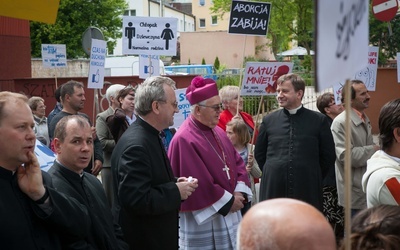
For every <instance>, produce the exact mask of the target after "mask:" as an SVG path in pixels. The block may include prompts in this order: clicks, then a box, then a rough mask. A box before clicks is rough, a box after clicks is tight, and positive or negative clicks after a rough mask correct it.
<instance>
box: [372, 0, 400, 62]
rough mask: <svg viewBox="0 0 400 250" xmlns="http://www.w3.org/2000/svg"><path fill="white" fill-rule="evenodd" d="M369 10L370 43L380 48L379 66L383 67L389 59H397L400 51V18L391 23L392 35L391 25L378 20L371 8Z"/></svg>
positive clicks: (397, 17)
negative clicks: (390, 31)
mask: <svg viewBox="0 0 400 250" xmlns="http://www.w3.org/2000/svg"><path fill="white" fill-rule="evenodd" d="M371 4H372V3H370V5H371ZM369 9H370V13H369V42H370V44H371V45H373V46H378V47H379V59H378V64H379V65H381V66H382V65H383V64H385V63H386V62H387V60H388V59H390V58H395V57H396V55H397V52H398V51H400V36H399V34H400V16H396V17H395V18H394V19H393V20H392V21H391V22H390V25H391V28H392V34H390V33H389V27H388V25H389V24H388V23H387V22H382V21H379V20H377V19H376V18H375V16H374V15H373V14H372V8H371V6H370V8H369Z"/></svg>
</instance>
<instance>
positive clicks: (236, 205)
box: [229, 192, 245, 213]
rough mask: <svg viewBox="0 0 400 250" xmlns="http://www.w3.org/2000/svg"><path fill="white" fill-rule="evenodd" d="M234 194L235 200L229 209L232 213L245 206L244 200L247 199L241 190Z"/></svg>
mask: <svg viewBox="0 0 400 250" xmlns="http://www.w3.org/2000/svg"><path fill="white" fill-rule="evenodd" d="M233 196H234V197H235V201H234V202H233V204H232V207H231V210H229V212H230V213H235V212H237V211H239V210H240V209H242V208H243V207H244V205H243V202H244V200H245V199H244V197H243V194H242V193H240V192H234V193H233Z"/></svg>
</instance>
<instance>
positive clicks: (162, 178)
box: [111, 117, 181, 250]
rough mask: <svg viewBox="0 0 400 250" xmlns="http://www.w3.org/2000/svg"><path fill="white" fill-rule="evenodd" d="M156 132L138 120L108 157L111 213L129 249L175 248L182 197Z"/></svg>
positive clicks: (176, 247) (176, 245)
mask: <svg viewBox="0 0 400 250" xmlns="http://www.w3.org/2000/svg"><path fill="white" fill-rule="evenodd" d="M159 133H160V132H159V131H157V130H156V129H155V128H154V127H152V126H150V125H149V124H148V123H146V122H145V121H143V120H142V119H141V118H139V117H138V119H137V120H136V121H135V122H134V123H133V124H132V125H131V126H129V128H128V129H127V130H126V131H125V133H124V134H123V135H122V137H121V138H120V140H119V142H118V143H117V145H116V146H115V148H114V152H113V154H112V157H111V165H112V166H113V168H112V174H113V180H114V183H113V185H114V197H115V199H114V205H113V214H114V217H115V218H117V219H118V220H119V223H120V225H121V227H122V230H123V232H124V236H125V239H126V241H127V242H128V243H129V245H130V248H131V249H174V250H176V249H178V210H179V206H180V204H181V197H180V193H179V189H178V187H177V186H176V184H175V181H176V180H175V177H174V175H173V173H172V169H171V166H170V164H169V160H168V158H167V155H166V153H165V150H164V147H163V145H162V142H161V139H160V138H159ZM119 208H120V211H119Z"/></svg>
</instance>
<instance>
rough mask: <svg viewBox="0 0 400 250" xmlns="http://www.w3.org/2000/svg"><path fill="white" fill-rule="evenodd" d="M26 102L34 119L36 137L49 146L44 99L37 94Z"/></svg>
mask: <svg viewBox="0 0 400 250" xmlns="http://www.w3.org/2000/svg"><path fill="white" fill-rule="evenodd" d="M28 103H29V107H30V108H31V110H32V114H33V118H34V120H35V134H36V138H37V139H38V140H39V141H40V142H41V143H43V144H44V145H46V146H49V144H50V138H49V130H48V127H47V117H46V106H45V105H44V99H43V98H41V97H39V96H32V97H31V98H30V99H29V101H28Z"/></svg>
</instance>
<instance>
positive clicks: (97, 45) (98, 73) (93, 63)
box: [88, 39, 107, 89]
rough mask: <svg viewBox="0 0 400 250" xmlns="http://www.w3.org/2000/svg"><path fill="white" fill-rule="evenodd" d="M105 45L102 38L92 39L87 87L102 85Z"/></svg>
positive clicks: (98, 87)
mask: <svg viewBox="0 0 400 250" xmlns="http://www.w3.org/2000/svg"><path fill="white" fill-rule="evenodd" d="M106 46H107V43H106V41H104V40H97V39H92V48H91V49H90V51H91V53H90V64H89V77H88V88H89V89H102V88H103V85H104V62H105V60H106V51H107V50H106Z"/></svg>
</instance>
